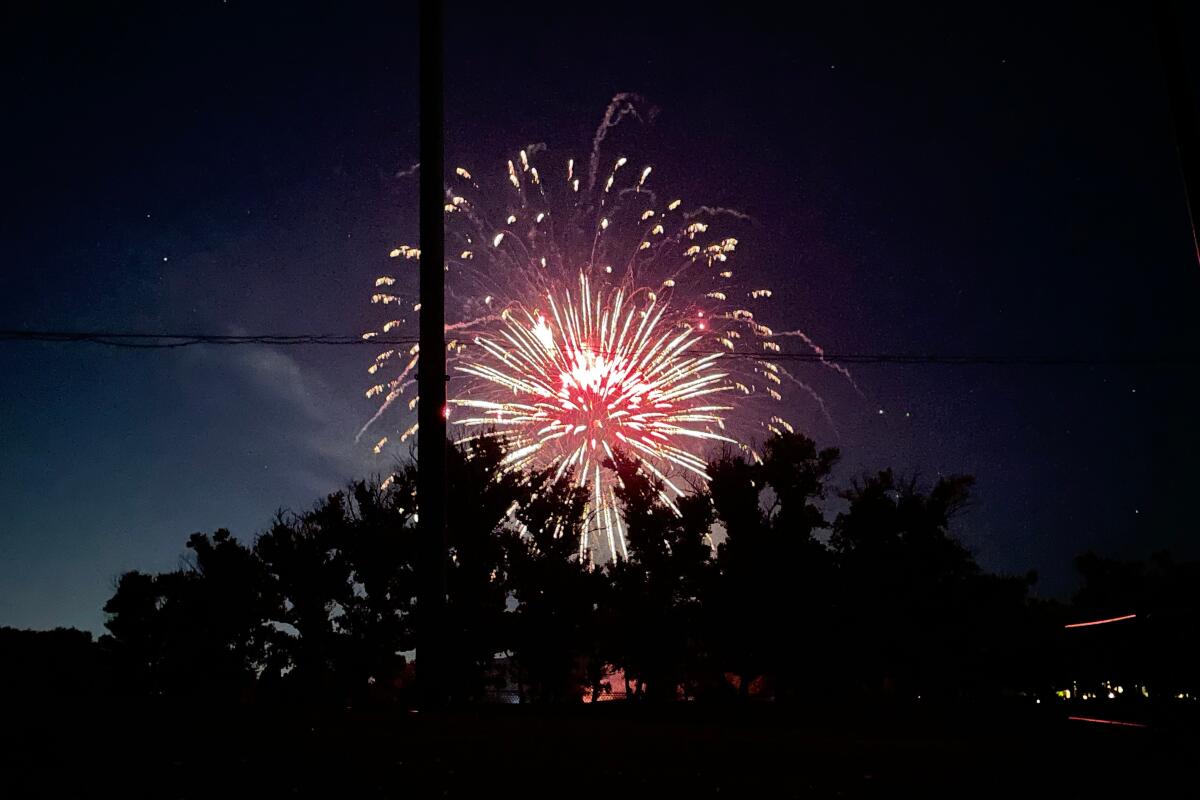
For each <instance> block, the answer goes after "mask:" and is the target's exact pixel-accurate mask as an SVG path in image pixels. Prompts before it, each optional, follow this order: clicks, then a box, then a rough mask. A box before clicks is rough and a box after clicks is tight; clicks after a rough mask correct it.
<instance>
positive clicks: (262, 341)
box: [0, 330, 1200, 367]
mask: <svg viewBox="0 0 1200 800" xmlns="http://www.w3.org/2000/svg"><path fill="white" fill-rule="evenodd" d="M3 342H44V343H53V344H94V345H102V346H105V347H120V348H131V349H138V350H169V349H178V348H183V347H194V346H199V345H217V346H235V345H260V346H268V347H299V346H310V345H311V346H334V347H361V346H364V345H369V346H372V347H377V346H380V345H387V346H397V347H399V346H408V347H411V346H412V345H415V344H417V343H418V340H417V339H416V338H415V337H391V336H375V337H371V338H367V339H364V338H363V337H362V336H360V335H351V334H315V333H304V334H212V333H134V332H128V331H52V330H47V331H22V330H0V343H3ZM687 352H688V354H689V355H713V354H718V353H719V354H721V355H723V356H724V357H726V358H737V359H749V360H753V361H765V362H802V363H821V362H830V363H837V364H899V365H904V364H932V365H945V366H1039V367H1093V366H1112V367H1154V366H1160V367H1165V366H1176V367H1179V366H1198V365H1200V353H1123V354H1097V355H1086V354H1085V355H1071V354H1066V355H1038V354H1032V355H1031V354H984V353H966V354H945V353H850V352H847V353H831V352H824V351H822V352H819V353H818V352H806V353H777V352H765V353H747V352H736V351H729V350H716V349H700V348H691V349H689V350H688V351H687ZM596 354H597V355H603V353H599V352H598V353H596Z"/></svg>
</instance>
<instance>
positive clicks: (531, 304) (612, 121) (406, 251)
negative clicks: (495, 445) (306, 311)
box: [359, 94, 850, 561]
mask: <svg viewBox="0 0 1200 800" xmlns="http://www.w3.org/2000/svg"><path fill="white" fill-rule="evenodd" d="M641 102H642V101H641V99H640V98H639V97H638V96H637V95H633V94H619V95H617V96H616V97H615V98H613V100H612V102H611V103H610V104H609V106H608V108H607V109H606V111H605V113H604V116H603V119H602V120H601V122H600V126H599V127H598V128H597V130H596V133H595V136H594V137H593V140H592V149H591V151H590V153H588V156H587V160H586V162H584V168H583V169H584V170H585V172H584V174H583V175H580V171H581V170H580V169H579V164H578V162H577V161H576V160H575V159H573V158H566V159H564V160H561V161H558V162H557V163H543V162H542V160H541V159H537V160H535V158H534V154H537V153H540V152H541V151H544V150H545V146H544V145H534V146H530V147H527V148H525V149H523V150H520V151H519V152H517V153H515V154H514V156H515V157H514V158H513V159H511V160H508V161H507V162H506V163H505V164H504V168H503V170H501V171H500V173H499V177H498V178H497V179H496V180H497V181H499V182H500V183H499V185H498V186H493V185H491V183H489V181H488V180H487V179H486V178H484V177H483V176H482V175H481V176H479V177H478V178H477V177H476V176H474V175H473V174H472V172H471V171H470V170H469V169H467V168H465V167H458V168H457V169H456V170H455V172H454V177H453V178H452V179H451V180H450V183H449V185H448V186H447V189H446V203H445V213H446V269H447V297H448V300H447V308H446V317H447V325H446V351H447V360H448V367H449V372H450V375H451V377H452V380H451V383H450V385H449V398H450V400H449V402H450V409H449V412H450V413H449V417H450V422H451V424H452V425H453V426H454V430H455V431H456V432H457V434H456V437H457V439H458V441H459V442H460V443H461V442H466V441H470V440H472V439H474V438H478V437H488V436H496V437H502V438H503V439H505V441H506V443H507V445H508V457H507V459H508V464H509V465H511V466H512V467H513V468H526V467H538V468H542V467H554V468H555V469H556V470H557V473H558V474H559V475H565V474H570V475H571V476H572V478H573V479H574V480H576V481H577V482H578V483H579V484H580V485H584V486H587V487H588V488H589V491H590V493H591V503H590V507H589V524H588V525H587V526H585V527H586V529H587V534H586V536H585V537H584V540H583V541H582V543H581V556H582V555H583V554H584V552H583V551H591V553H592V555H593V557H594V558H595V559H596V560H597V561H603V560H606V559H610V558H618V557H623V556H624V555H625V552H626V550H625V538H624V530H623V523H622V520H621V518H620V515H619V513H618V508H617V502H616V497H615V491H614V487H613V485H612V484H613V481H614V480H615V479H616V478H615V476H614V475H612V474H611V473H610V471H609V470H608V469H607V468H606V467H605V466H604V464H605V462H606V460H607V459H610V458H611V457H612V455H613V453H614V451H615V450H621V451H624V452H625V453H626V454H628V455H631V456H635V457H637V458H639V459H640V462H641V465H642V466H643V468H645V469H646V470H647V471H649V472H650V473H651V474H652V475H654V476H655V477H656V478H658V479H660V480H661V481H662V484H663V487H664V489H663V495H662V498H663V500H664V502H666V503H667V504H668V505H670V506H672V507H674V506H675V500H676V498H678V497H679V496H681V495H682V494H683V493H684V492H685V490H686V488H687V483H688V482H692V483H695V482H704V481H706V480H707V478H708V476H707V473H706V471H705V470H706V455H707V454H708V453H709V451H711V450H713V449H715V448H717V447H722V446H729V447H736V448H739V449H741V450H742V451H743V452H745V453H746V454H747V455H748V456H749V457H751V458H753V459H757V458H758V453H757V451H756V450H755V448H754V447H753V445H752V443H753V441H754V440H755V439H756V438H757V437H761V436H763V435H765V434H767V433H781V432H783V431H792V430H793V426H792V425H791V423H789V422H788V421H787V420H786V419H785V418H784V416H783V413H784V411H783V409H784V403H783V400H784V397H783V394H782V391H783V388H784V382H785V380H786V381H787V382H788V383H791V384H794V385H797V386H799V387H800V388H802V389H803V390H804V391H805V392H806V394H808V395H809V396H811V397H812V398H813V399H814V400H815V402H816V403H817V405H818V406H819V408H820V410H821V413H822V414H824V415H825V416H826V417H827V418H828V413H827V411H826V410H825V406H824V401H823V400H822V399H821V397H820V395H819V394H817V393H816V392H815V391H814V390H813V389H812V388H811V387H810V386H809V384H808V383H806V382H804V381H802V380H800V379H799V378H797V377H796V376H794V375H792V374H791V373H789V372H788V371H786V370H784V369H783V368H782V367H781V366H780V365H779V364H778V363H777V361H778V358H779V355H780V353H781V351H782V347H781V344H780V342H779V341H778V340H779V339H782V338H786V337H798V338H802V340H803V341H804V343H805V344H806V345H807V346H809V347H810V348H812V349H813V350H815V351H816V352H817V353H818V355H821V353H822V351H821V350H820V348H819V347H818V346H817V345H816V344H815V343H813V342H812V340H811V339H809V338H808V337H807V336H806V335H804V334H803V332H801V331H787V332H784V333H779V334H777V333H775V332H774V331H772V330H771V329H770V328H769V327H767V326H766V325H764V324H762V323H761V322H760V321H759V319H758V317H759V315H760V312H761V311H763V310H765V308H766V307H767V305H768V301H769V298H770V297H771V294H772V292H771V290H770V289H769V288H766V287H762V286H759V285H756V284H753V283H748V282H745V281H743V280H742V279H741V278H740V276H735V273H734V270H733V269H732V267H731V263H730V262H731V259H732V256H733V255H734V252H735V251H736V249H737V247H738V239H737V238H736V237H735V236H731V235H728V234H727V233H717V232H716V231H715V230H710V226H715V220H717V219H718V218H723V219H726V220H729V221H731V224H734V225H746V224H750V223H752V221H751V220H750V219H749V217H747V216H746V215H745V214H743V213H742V212H740V211H738V210H736V209H729V208H719V207H709V206H698V207H695V208H690V209H689V208H684V207H683V203H682V200H680V199H668V200H665V201H660V200H659V195H658V194H657V193H655V192H653V191H651V189H650V186H649V179H650V176H651V173H652V171H653V169H652V167H651V166H650V165H646V164H640V165H635V164H633V163H631V162H630V159H629V158H628V157H626V156H624V155H616V157H613V155H607V156H606V154H605V151H604V147H605V145H606V139H607V137H608V135H609V133H610V132H611V131H612V129H613V128H615V127H616V126H617V125H618V124H619V123H620V122H621V121H622V120H623V119H626V118H633V119H642V118H643V117H649V116H652V112H650V113H646V114H643V113H642V112H640V111H639V106H640V104H641ZM602 165H607V168H606V169H603V170H602V169H601V167H602ZM390 255H391V257H392V258H393V259H396V260H398V261H401V262H403V261H415V260H416V259H419V258H420V251H419V250H418V249H416V248H412V247H408V246H400V247H397V248H396V249H394V250H392V251H391V254H390ZM416 280H417V275H416V270H414V269H408V270H404V269H401V270H399V271H398V272H397V273H396V274H395V275H386V276H382V277H380V278H379V279H378V280H377V281H376V283H375V287H376V290H375V293H374V294H373V295H372V297H371V300H372V302H373V303H375V304H377V305H379V306H381V307H382V308H385V309H388V310H389V311H394V313H393V314H392V315H391V317H390V318H389V319H387V320H386V321H385V322H384V323H383V324H382V325H381V327H380V328H379V329H377V330H373V331H368V332H367V333H365V334H364V335H363V336H364V338H367V339H370V338H375V337H381V339H382V340H383V341H386V342H387V343H388V347H387V349H384V350H383V351H382V352H380V353H379V354H378V355H377V356H376V357H375V359H374V361H373V362H372V364H371V365H370V367H369V368H368V372H369V373H370V374H371V375H373V376H378V375H379V374H380V373H385V374H389V375H391V377H390V378H389V379H387V380H384V381H381V382H379V383H375V384H374V385H372V386H371V387H370V388H369V389H368V390H367V396H368V397H370V398H375V399H377V402H379V407H378V409H377V410H376V412H375V414H374V416H373V417H372V418H371V419H370V420H369V421H368V422H367V424H366V425H364V426H363V429H362V431H360V432H359V437H362V436H363V435H364V434H365V432H366V430H367V429H368V428H369V427H370V426H371V425H372V424H374V423H376V422H377V421H378V420H379V419H380V418H381V417H383V416H384V415H385V414H386V413H387V412H388V411H389V410H390V409H392V408H393V407H394V406H395V405H396V404H397V402H398V401H400V400H401V399H402V398H403V397H405V393H406V391H407V390H409V389H410V388H411V387H412V386H413V380H412V375H413V371H414V370H415V368H416V361H417V352H418V349H417V347H416V344H415V336H414V335H413V334H412V330H413V327H414V326H415V322H416V315H417V314H418V313H419V311H420V305H419V304H414V303H413V302H412V300H411V298H413V297H415V296H416V294H417V293H416ZM398 285H399V286H403V287H408V291H402V290H399V289H397V286H398ZM451 298H452V300H451ZM405 331H408V332H409V333H408V334H407V337H406V335H405V333H404V332H405ZM822 363H823V364H824V365H825V366H826V367H828V368H830V369H833V370H837V371H838V372H839V373H842V374H843V375H844V376H845V377H846V378H847V379H850V376H849V373H847V372H846V371H845V370H844V369H843V368H842V367H841V366H839V365H837V364H834V363H832V362H827V361H825V360H824V359H823V356H822ZM416 402H417V398H416V396H415V395H411V394H410V395H408V399H407V407H408V410H409V411H411V410H412V409H413V408H415V405H416ZM415 432H416V427H415V425H414V426H409V427H408V428H407V429H405V430H404V431H403V433H402V434H401V435H400V437H399V441H400V442H403V441H405V440H407V439H408V438H409V437H410V436H412V435H413V434H414V433H415ZM386 444H387V437H384V438H383V439H380V440H379V441H377V442H376V444H375V447H374V449H375V451H376V452H380V451H381V450H382V449H383V448H384V446H385V445H386Z"/></svg>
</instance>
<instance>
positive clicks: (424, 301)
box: [417, 0, 447, 708]
mask: <svg viewBox="0 0 1200 800" xmlns="http://www.w3.org/2000/svg"><path fill="white" fill-rule="evenodd" d="M442 30H443V28H442V4H441V1H440V0H420V52H421V55H420V80H421V101H420V102H421V106H420V129H421V134H420V136H421V148H420V149H421V181H420V202H421V259H420V263H421V316H420V319H421V331H420V341H421V349H420V353H419V360H418V362H417V390H418V392H419V393H420V401H419V402H418V404H417V423H418V426H419V427H418V434H417V508H418V511H419V514H420V517H419V520H418V527H417V533H418V536H419V537H420V563H419V565H418V570H419V580H420V595H419V598H418V599H419V601H420V604H419V606H418V618H417V665H418V666H417V670H418V673H417V674H418V681H419V683H418V686H419V688H420V693H421V705H422V706H423V707H425V708H437V707H440V706H442V705H443V704H444V703H445V702H446V696H447V684H446V666H447V660H446V648H445V642H446V636H445V617H446V416H445V410H446V346H445V271H444V264H445V253H444V249H445V243H444V234H445V230H444V220H443V216H442V214H443V211H442V207H443V205H444V204H445V189H444V185H445V184H444V176H443V163H442V161H443V145H442V140H443V132H442V124H443V108H442V92H443V83H444V81H443V75H442V47H443V43H442Z"/></svg>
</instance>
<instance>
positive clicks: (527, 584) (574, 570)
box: [508, 470, 601, 703]
mask: <svg viewBox="0 0 1200 800" xmlns="http://www.w3.org/2000/svg"><path fill="white" fill-rule="evenodd" d="M528 489H529V492H530V494H529V496H528V499H527V500H526V501H525V502H524V503H523V504H522V505H521V507H520V508H519V509H518V510H517V512H516V519H517V521H518V523H519V525H520V527H521V529H522V530H523V533H516V532H514V533H512V534H510V535H509V538H508V568H509V572H508V585H509V589H510V591H511V593H512V596H513V599H514V600H515V603H516V606H515V608H514V609H513V612H512V625H511V626H510V630H511V634H512V639H511V647H512V650H513V652H514V654H515V656H516V659H517V663H518V664H519V666H520V671H521V678H522V680H523V681H524V682H525V683H526V684H527V685H528V693H527V694H526V697H527V698H528V699H530V700H532V701H535V702H547V703H563V702H568V701H574V700H578V699H579V698H580V696H581V695H582V690H583V688H584V687H585V686H586V687H589V688H593V689H594V684H595V683H597V682H598V680H593V677H594V676H595V674H596V665H595V664H594V663H593V662H594V661H595V660H596V659H598V658H600V656H599V654H598V653H596V652H595V650H594V648H593V647H592V646H591V643H592V642H594V641H595V639H596V637H597V635H598V630H597V619H598V606H599V603H600V601H601V598H600V597H599V596H598V594H597V592H596V589H597V588H598V587H599V586H600V582H599V581H598V580H597V578H599V577H600V575H599V574H598V573H595V572H593V571H592V568H591V562H590V560H589V559H588V558H587V556H586V554H582V555H581V553H580V544H581V539H582V536H583V532H584V526H585V525H586V524H587V522H586V520H585V518H584V510H585V507H586V505H587V501H588V492H587V489H586V488H584V487H581V486H578V485H577V484H576V483H575V481H574V480H573V479H572V475H571V474H570V473H567V474H564V475H562V476H561V477H560V478H559V479H558V480H554V479H553V478H552V470H545V471H540V472H535V473H533V474H531V475H530V476H529V486H528Z"/></svg>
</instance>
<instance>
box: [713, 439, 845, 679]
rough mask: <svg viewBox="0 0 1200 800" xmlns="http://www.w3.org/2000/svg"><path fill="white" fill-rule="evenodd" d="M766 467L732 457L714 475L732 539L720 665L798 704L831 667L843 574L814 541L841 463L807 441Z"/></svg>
mask: <svg viewBox="0 0 1200 800" xmlns="http://www.w3.org/2000/svg"><path fill="white" fill-rule="evenodd" d="M763 450H764V453H763V458H762V461H761V462H760V463H754V464H751V463H749V462H748V461H746V460H745V458H743V457H741V456H740V455H735V454H733V453H726V454H724V455H723V456H722V457H720V458H718V459H717V460H716V461H714V462H713V463H712V464H710V466H709V473H710V475H711V482H710V484H709V493H710V495H711V496H712V502H713V507H714V509H715V510H716V515H717V519H718V520H719V521H720V523H721V525H722V527H724V529H725V539H724V541H723V542H722V543H721V544H720V545H719V546H718V548H717V563H718V566H719V569H720V574H719V578H718V580H717V585H716V588H715V591H714V595H713V598H712V603H711V606H712V608H711V612H712V618H713V623H712V624H713V627H714V630H715V635H716V641H717V642H718V648H719V651H720V661H721V663H722V664H723V665H724V666H725V668H726V669H727V670H729V671H730V672H732V673H734V675H735V676H736V677H737V684H738V689H739V692H740V694H741V695H742V696H743V697H745V696H747V695H748V694H749V690H750V686H751V685H752V683H753V681H755V680H756V679H757V678H759V677H764V678H766V679H767V681H766V683H767V684H768V685H769V688H770V692H771V693H772V694H774V695H775V696H776V697H789V696H793V695H795V694H796V693H797V692H798V691H799V690H800V687H801V686H802V684H803V683H804V682H805V680H808V679H811V678H812V677H813V675H814V674H815V673H817V672H820V669H819V662H821V661H824V660H827V659H828V658H829V655H828V652H829V651H828V645H829V635H828V631H829V630H830V628H831V626H832V620H831V613H832V612H833V608H832V604H831V591H832V588H833V582H834V578H833V575H832V569H833V565H832V562H831V559H830V557H829V553H828V551H827V550H826V549H825V547H824V545H822V544H821V543H820V542H818V541H817V540H816V539H815V538H814V534H815V533H816V532H817V531H818V530H820V529H822V528H825V527H827V522H826V520H825V517H824V515H823V514H822V512H821V510H820V508H818V506H817V505H816V502H817V501H819V500H820V499H822V498H823V497H824V495H825V481H826V480H827V479H828V477H829V473H830V471H831V470H832V469H833V466H834V464H835V463H836V462H837V459H838V451H837V450H834V449H827V450H818V449H817V447H816V444H815V443H814V442H813V441H812V440H811V439H808V438H807V437H805V436H802V435H800V434H783V435H779V436H775V437H773V438H771V439H769V440H768V441H767V442H766V445H765V447H764V448H763Z"/></svg>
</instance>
